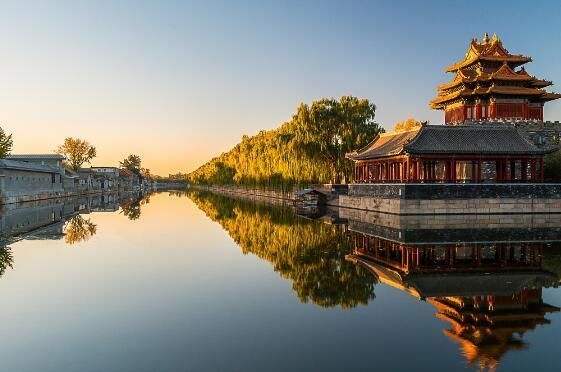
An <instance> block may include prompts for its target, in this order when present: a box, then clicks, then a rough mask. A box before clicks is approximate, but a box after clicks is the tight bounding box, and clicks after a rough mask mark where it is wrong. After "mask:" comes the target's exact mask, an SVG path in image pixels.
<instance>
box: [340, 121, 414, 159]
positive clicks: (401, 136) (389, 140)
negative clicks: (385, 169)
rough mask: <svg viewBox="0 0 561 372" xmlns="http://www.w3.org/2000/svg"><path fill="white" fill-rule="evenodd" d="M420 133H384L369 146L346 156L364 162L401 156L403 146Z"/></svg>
mask: <svg viewBox="0 0 561 372" xmlns="http://www.w3.org/2000/svg"><path fill="white" fill-rule="evenodd" d="M418 131H419V128H416V129H413V130H409V131H403V132H388V133H382V134H380V135H378V136H377V137H376V138H375V139H374V140H373V141H372V142H370V143H369V144H368V145H366V146H364V147H363V148H361V149H360V150H358V151H356V152H354V153H351V154H347V155H346V156H347V158H349V159H353V160H362V159H372V158H379V157H385V156H394V155H399V154H400V153H401V152H402V151H403V146H404V145H405V144H406V143H407V142H409V141H410V140H411V139H412V138H414V137H415V136H416V135H417V133H418Z"/></svg>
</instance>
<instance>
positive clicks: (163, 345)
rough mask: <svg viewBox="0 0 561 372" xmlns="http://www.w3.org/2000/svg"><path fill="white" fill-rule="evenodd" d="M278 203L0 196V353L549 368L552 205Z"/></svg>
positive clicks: (150, 365)
mask: <svg viewBox="0 0 561 372" xmlns="http://www.w3.org/2000/svg"><path fill="white" fill-rule="evenodd" d="M278 203H279V202H278V201H277V204H276V205H272V204H271V202H270V201H269V202H267V201H265V202H264V201H252V200H240V199H232V198H229V197H226V196H221V195H217V194H210V193H207V192H201V191H194V190H190V191H169V192H159V193H153V194H150V195H140V194H126V195H118V194H110V195H97V196H93V197H84V198H79V199H78V198H74V199H71V198H68V199H57V200H55V199H53V200H48V201H41V202H34V203H27V204H21V205H18V206H15V205H11V206H6V207H4V208H3V209H0V229H1V231H0V247H1V248H2V249H1V250H0V274H1V276H0V294H1V295H2V297H3V306H2V307H1V308H0V315H1V319H3V321H4V328H3V335H4V337H3V341H2V344H1V348H0V350H1V351H0V355H1V356H2V360H3V367H4V369H6V370H10V371H59V370H80V371H100V370H104V371H156V370H157V371H177V370H186V371H187V370H189V371H196V370H268V371H270V370H278V371H286V370H306V371H310V370H318V371H320V370H321V371H326V370H333V371H339V370H422V371H424V370H427V371H453V370H463V369H467V370H478V369H491V370H493V369H497V370H504V371H507V370H508V371H514V370H516V371H526V370H543V371H549V370H551V371H558V370H561V359H560V358H559V352H561V346H560V345H561V344H560V342H559V340H560V335H561V312H560V311H559V310H560V307H561V288H558V287H559V284H560V280H561V215H559V214H550V215H513V214H511V215H483V216H477V215H465V216H463V215H453V216H396V215H389V214H377V213H373V212H365V211H359V210H349V209H347V210H345V209H340V210H338V209H332V210H330V209H327V210H323V211H315V210H314V211H307V210H304V211H295V210H293V208H291V207H290V206H287V205H282V204H278Z"/></svg>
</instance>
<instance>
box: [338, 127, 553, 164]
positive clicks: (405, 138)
mask: <svg viewBox="0 0 561 372" xmlns="http://www.w3.org/2000/svg"><path fill="white" fill-rule="evenodd" d="M556 149H557V148H556V147H544V148H541V147H537V146H536V145H535V144H534V143H532V142H531V141H530V140H529V139H528V138H526V136H525V135H524V132H523V130H522V129H518V128H516V127H515V126H513V125H509V124H500V123H478V124H477V125H468V124H466V125H458V126H444V125H427V126H423V127H418V128H415V129H413V130H409V131H402V132H400V131H397V132H396V131H393V132H388V133H384V134H382V135H379V136H378V137H376V138H375V139H374V140H373V141H372V142H370V143H369V144H368V145H367V146H365V147H363V148H362V149H360V150H358V151H356V152H353V153H350V154H347V158H349V159H352V160H355V161H356V160H366V159H375V158H383V157H389V156H396V155H400V154H403V153H409V154H458V155H461V154H476V155H509V154H513V155H514V154H518V155H520V154H527V155H541V154H546V153H549V152H553V151H555V150H556Z"/></svg>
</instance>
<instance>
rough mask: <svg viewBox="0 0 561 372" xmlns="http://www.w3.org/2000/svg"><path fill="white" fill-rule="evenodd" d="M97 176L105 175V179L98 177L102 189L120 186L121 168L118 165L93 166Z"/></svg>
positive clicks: (92, 168)
mask: <svg viewBox="0 0 561 372" xmlns="http://www.w3.org/2000/svg"><path fill="white" fill-rule="evenodd" d="M90 169H91V170H92V172H93V173H94V174H95V175H96V176H103V178H104V179H103V180H101V178H99V177H98V181H99V182H100V185H101V189H102V190H112V189H115V190H117V188H118V187H119V173H120V169H119V168H116V167H91V168H90Z"/></svg>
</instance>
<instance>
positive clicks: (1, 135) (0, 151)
mask: <svg viewBox="0 0 561 372" xmlns="http://www.w3.org/2000/svg"><path fill="white" fill-rule="evenodd" d="M13 145H14V141H13V140H12V135H11V134H6V132H4V129H2V127H0V159H2V158H5V157H6V156H8V155H10V152H11V151H12V146H13Z"/></svg>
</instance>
